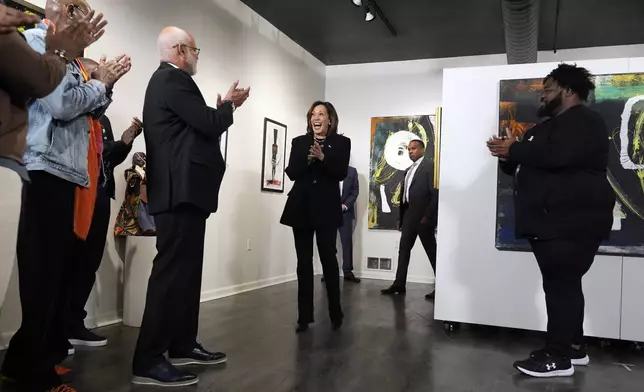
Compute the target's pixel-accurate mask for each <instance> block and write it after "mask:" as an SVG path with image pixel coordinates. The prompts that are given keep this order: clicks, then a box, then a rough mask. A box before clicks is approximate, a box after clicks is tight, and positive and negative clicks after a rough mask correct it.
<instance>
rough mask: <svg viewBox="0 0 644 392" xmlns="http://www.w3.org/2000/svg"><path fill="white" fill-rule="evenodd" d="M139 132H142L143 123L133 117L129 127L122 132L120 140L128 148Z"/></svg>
mask: <svg viewBox="0 0 644 392" xmlns="http://www.w3.org/2000/svg"><path fill="white" fill-rule="evenodd" d="M141 132H143V122H142V121H141V120H139V119H138V118H137V117H134V119H132V124H131V125H130V127H129V128H128V129H126V130H125V132H123V135H121V140H122V141H123V142H124V143H125V144H127V145H128V146H129V145H131V144H132V143H133V142H134V139H136V137H137V136H139V135H140V134H141Z"/></svg>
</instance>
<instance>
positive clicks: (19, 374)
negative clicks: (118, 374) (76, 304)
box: [3, 171, 76, 390]
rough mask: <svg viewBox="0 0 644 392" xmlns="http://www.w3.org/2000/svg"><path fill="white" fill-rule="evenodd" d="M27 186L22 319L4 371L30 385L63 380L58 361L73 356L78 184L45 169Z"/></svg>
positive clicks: (21, 230) (20, 251)
mask: <svg viewBox="0 0 644 392" xmlns="http://www.w3.org/2000/svg"><path fill="white" fill-rule="evenodd" d="M29 176H30V177H31V183H25V184H24V185H23V189H22V207H21V211H20V223H19V226H18V245H17V255H18V274H19V283H20V304H21V307H22V324H21V325H20V329H19V330H18V332H17V333H16V334H15V335H14V336H13V338H12V339H11V343H10V345H9V350H8V351H7V355H6V357H5V361H4V364H3V373H4V374H6V375H7V376H9V377H12V378H15V379H17V380H18V381H19V382H20V383H21V384H25V385H29V387H27V389H32V390H45V389H47V388H52V387H55V386H58V385H60V383H61V381H60V378H59V377H58V376H57V375H56V373H55V371H54V366H55V365H56V364H58V363H60V362H62V361H63V360H64V359H65V358H66V357H67V333H66V323H65V319H64V318H65V314H66V311H67V306H68V304H69V298H68V297H67V295H68V293H69V290H66V287H67V285H68V284H70V281H69V276H71V274H72V272H73V262H72V260H73V253H72V252H73V249H74V243H75V241H76V235H75V234H74V189H75V188H76V186H75V185H74V184H72V183H71V182H68V181H65V180H62V179H60V178H58V177H56V176H53V175H51V174H48V173H45V172H43V171H35V172H34V171H32V172H30V173H29Z"/></svg>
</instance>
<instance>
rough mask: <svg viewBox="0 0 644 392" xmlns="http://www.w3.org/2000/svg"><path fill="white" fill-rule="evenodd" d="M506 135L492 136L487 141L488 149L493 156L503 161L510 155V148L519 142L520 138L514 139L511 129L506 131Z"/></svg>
mask: <svg viewBox="0 0 644 392" xmlns="http://www.w3.org/2000/svg"><path fill="white" fill-rule="evenodd" d="M505 134H506V136H504V137H498V136H492V137H491V138H490V139H488V141H487V148H488V149H489V150H490V153H491V154H492V156H494V157H497V158H500V159H502V160H503V159H506V158H507V157H508V155H510V147H511V146H512V144H514V143H515V142H516V141H518V140H519V138H515V137H512V133H511V132H510V129H509V128H506V129H505Z"/></svg>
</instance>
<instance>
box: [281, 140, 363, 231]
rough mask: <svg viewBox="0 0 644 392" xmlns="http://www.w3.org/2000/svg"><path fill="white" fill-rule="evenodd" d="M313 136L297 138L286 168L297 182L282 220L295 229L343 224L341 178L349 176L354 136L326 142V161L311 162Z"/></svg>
mask: <svg viewBox="0 0 644 392" xmlns="http://www.w3.org/2000/svg"><path fill="white" fill-rule="evenodd" d="M312 145H313V136H311V135H303V136H298V137H296V138H295V139H293V142H292V144H291V155H290V157H289V161H288V167H287V168H286V170H285V171H286V174H287V175H288V178H290V179H291V180H292V181H295V184H293V188H291V191H290V192H289V194H288V200H287V201H286V205H285V206H284V212H283V214H282V219H281V220H280V222H281V223H282V224H283V225H286V226H291V227H294V228H306V229H319V228H338V227H340V226H342V202H341V200H340V181H342V180H344V178H345V177H346V176H347V168H348V167H349V158H350V156H351V139H349V138H347V137H344V136H340V135H334V136H331V137H328V138H327V139H326V141H325V143H324V147H323V148H324V161H322V162H320V161H318V160H315V161H313V162H312V163H311V164H309V163H308V162H307V157H308V155H309V150H310V148H311V146H312Z"/></svg>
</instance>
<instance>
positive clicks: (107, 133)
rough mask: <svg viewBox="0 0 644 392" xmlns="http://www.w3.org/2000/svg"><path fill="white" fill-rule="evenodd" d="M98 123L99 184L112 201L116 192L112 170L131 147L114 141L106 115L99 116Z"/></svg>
mask: <svg viewBox="0 0 644 392" xmlns="http://www.w3.org/2000/svg"><path fill="white" fill-rule="evenodd" d="M100 122H101V126H102V127H103V170H101V176H100V182H101V183H103V184H104V186H105V192H106V193H107V195H108V196H109V197H110V198H112V199H114V196H115V190H116V182H115V181H114V168H115V167H117V166H118V165H120V164H121V163H123V161H125V159H126V158H127V156H128V155H129V154H130V151H132V145H131V144H130V145H129V146H128V145H127V144H125V142H124V141H122V140H118V141H114V133H113V132H112V123H111V122H110V119H109V118H108V117H107V116H106V115H103V116H101V119H100Z"/></svg>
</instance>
